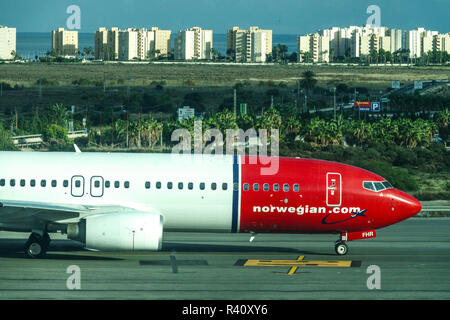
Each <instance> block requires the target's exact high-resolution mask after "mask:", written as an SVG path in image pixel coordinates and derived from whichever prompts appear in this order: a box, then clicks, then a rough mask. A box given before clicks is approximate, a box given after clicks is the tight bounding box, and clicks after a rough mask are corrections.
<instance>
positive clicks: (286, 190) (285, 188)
mask: <svg viewBox="0 0 450 320" xmlns="http://www.w3.org/2000/svg"><path fill="white" fill-rule="evenodd" d="M283 191H284V192H289V185H288V184H285V185H283Z"/></svg>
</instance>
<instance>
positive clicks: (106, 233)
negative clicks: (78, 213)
mask: <svg viewBox="0 0 450 320" xmlns="http://www.w3.org/2000/svg"><path fill="white" fill-rule="evenodd" d="M162 235H163V217H162V216H161V215H159V214H153V213H145V212H129V213H113V214H104V215H96V216H89V217H86V218H85V219H82V220H81V221H80V222H79V223H76V224H69V225H68V226H67V237H68V238H69V239H71V240H75V241H79V242H82V243H84V244H85V245H86V247H87V248H90V249H97V250H131V251H135V250H150V251H158V250H161V246H162Z"/></svg>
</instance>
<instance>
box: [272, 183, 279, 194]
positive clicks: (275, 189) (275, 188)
mask: <svg viewBox="0 0 450 320" xmlns="http://www.w3.org/2000/svg"><path fill="white" fill-rule="evenodd" d="M273 191H275V192H278V191H280V185H279V184H278V183H275V184H274V185H273Z"/></svg>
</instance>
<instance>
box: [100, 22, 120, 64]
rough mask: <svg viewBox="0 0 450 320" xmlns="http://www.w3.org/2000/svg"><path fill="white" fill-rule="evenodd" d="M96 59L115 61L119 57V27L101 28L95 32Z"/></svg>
mask: <svg viewBox="0 0 450 320" xmlns="http://www.w3.org/2000/svg"><path fill="white" fill-rule="evenodd" d="M94 39H95V59H97V60H105V61H114V60H117V59H118V58H119V28H111V30H107V29H106V28H100V29H98V31H96V32H95V36H94Z"/></svg>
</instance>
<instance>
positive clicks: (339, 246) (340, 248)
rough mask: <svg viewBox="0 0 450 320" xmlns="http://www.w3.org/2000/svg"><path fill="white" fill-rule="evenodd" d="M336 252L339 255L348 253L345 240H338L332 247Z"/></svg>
mask: <svg viewBox="0 0 450 320" xmlns="http://www.w3.org/2000/svg"><path fill="white" fill-rule="evenodd" d="M334 250H335V251H336V254H337V255H339V256H345V255H346V254H347V253H348V246H347V244H346V243H345V242H338V243H336V246H335V247H334Z"/></svg>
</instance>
